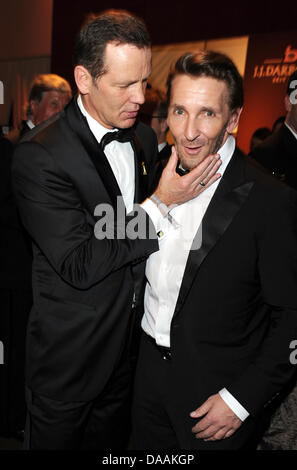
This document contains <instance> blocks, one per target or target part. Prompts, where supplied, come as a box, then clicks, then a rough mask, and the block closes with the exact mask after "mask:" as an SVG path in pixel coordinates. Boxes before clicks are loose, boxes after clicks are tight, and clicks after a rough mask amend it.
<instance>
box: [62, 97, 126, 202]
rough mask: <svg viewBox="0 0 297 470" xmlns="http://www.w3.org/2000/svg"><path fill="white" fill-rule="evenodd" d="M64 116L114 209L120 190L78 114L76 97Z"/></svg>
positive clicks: (101, 153) (98, 147)
mask: <svg viewBox="0 0 297 470" xmlns="http://www.w3.org/2000/svg"><path fill="white" fill-rule="evenodd" d="M65 114H66V117H67V120H68V123H69V125H70V127H71V128H72V129H73V131H74V132H75V133H76V134H77V135H78V137H79V139H80V141H81V143H82V145H83V147H84V149H85V150H86V153H87V155H88V156H89V158H90V159H91V160H92V162H93V165H94V167H95V168H96V170H97V172H98V174H99V176H100V179H101V181H102V183H103V185H104V186H105V189H106V191H107V192H108V194H109V196H110V198H111V200H112V202H113V204H114V205H115V207H116V204H117V196H121V191H120V188H119V186H118V183H117V180H116V178H115V176H114V174H113V171H112V169H111V167H110V165H109V162H108V160H107V158H106V155H105V154H104V152H103V151H102V150H101V149H100V146H99V144H98V142H97V140H96V139H95V137H94V135H93V133H92V132H91V131H90V128H89V126H88V123H87V120H86V118H85V117H84V116H83V115H82V113H81V112H80V109H79V107H78V105H77V101H76V97H75V98H74V99H73V100H72V101H71V103H70V104H69V106H68V107H67V108H65Z"/></svg>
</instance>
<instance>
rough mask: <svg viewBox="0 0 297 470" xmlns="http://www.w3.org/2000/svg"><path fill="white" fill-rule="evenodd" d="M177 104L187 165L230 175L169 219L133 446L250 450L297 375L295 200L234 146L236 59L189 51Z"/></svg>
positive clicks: (177, 128)
mask: <svg viewBox="0 0 297 470" xmlns="http://www.w3.org/2000/svg"><path fill="white" fill-rule="evenodd" d="M168 99H169V100H170V103H169V110H168V124H169V127H170V130H171V132H172V134H173V136H174V139H175V146H176V150H177V154H178V156H179V159H180V166H181V167H182V169H184V170H186V171H190V174H191V172H192V171H194V169H195V167H196V165H197V164H199V163H201V161H203V160H204V159H205V158H206V157H207V155H208V154H209V153H214V152H218V154H219V155H220V156H221V159H222V165H221V167H220V173H221V174H222V178H221V179H220V180H218V181H217V182H216V183H214V184H213V185H212V186H211V187H209V188H208V189H207V190H206V191H205V192H203V194H201V195H200V196H199V197H198V198H195V199H193V200H191V201H189V202H187V203H185V204H183V205H180V206H178V207H175V208H173V209H172V210H170V215H171V218H172V219H171V221H168V219H164V220H162V221H160V225H159V233H161V234H162V236H161V237H160V239H159V245H160V248H159V251H158V252H155V253H153V254H151V255H150V257H149V259H148V261H147V264H146V277H147V280H148V282H147V285H146V290H145V303H144V316H143V319H142V329H143V335H142V338H141V346H140V354H139V359H138V365H137V369H136V378H135V395H134V403H133V418H132V424H133V431H132V437H131V444H130V446H131V448H132V449H174V448H184V449H201V450H202V449H205V450H212V449H213V450H214V449H217V450H219V449H248V448H253V447H254V446H255V441H256V437H257V435H258V433H259V432H260V431H261V427H260V426H261V425H262V424H263V423H264V421H263V420H264V416H265V413H264V410H265V407H267V405H268V404H269V402H270V401H271V400H273V399H274V397H276V396H277V395H278V394H279V392H280V390H281V389H282V387H283V386H284V385H285V384H286V383H287V382H288V381H289V379H290V378H291V377H292V375H293V372H294V368H293V363H292V364H291V362H293V361H291V362H290V353H291V350H290V345H291V342H292V340H294V339H295V338H296V331H297V330H296V327H297V290H296V283H297V274H296V260H297V237H296V234H297V210H296V209H297V206H296V203H297V194H296V192H295V191H294V190H292V189H291V188H289V187H287V186H285V185H283V184H282V183H280V182H279V181H277V180H276V179H274V178H272V177H271V176H270V175H266V173H263V172H262V170H261V169H258V168H257V167H256V166H255V163H254V164H251V163H250V162H249V161H247V160H246V158H245V157H244V155H243V154H241V152H240V151H239V150H237V149H236V146H235V139H234V138H233V136H232V135H231V133H232V131H233V130H234V129H235V127H236V126H237V124H238V121H239V117H240V113H241V109H242V106H243V88H242V79H241V77H240V75H239V73H238V71H237V69H236V67H235V65H234V64H233V62H232V61H231V60H230V59H229V58H228V57H226V56H224V55H223V54H220V53H216V52H212V51H201V52H199V53H197V54H195V53H193V54H185V55H183V56H182V57H181V58H180V59H179V60H178V61H177V63H176V65H175V68H174V71H173V72H172V74H171V75H170V77H169V89H168ZM185 177H186V176H183V177H182V178H185ZM158 196H159V197H160V199H161V200H162V197H163V194H162V192H159V194H158ZM170 222H174V223H170Z"/></svg>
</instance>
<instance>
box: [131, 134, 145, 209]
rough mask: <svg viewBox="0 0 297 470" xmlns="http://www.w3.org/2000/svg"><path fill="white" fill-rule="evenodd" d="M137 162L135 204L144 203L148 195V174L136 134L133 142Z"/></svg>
mask: <svg viewBox="0 0 297 470" xmlns="http://www.w3.org/2000/svg"><path fill="white" fill-rule="evenodd" d="M132 147H133V151H134V162H135V195H134V203H140V202H142V201H143V200H144V199H145V197H146V194H147V174H146V165H145V159H144V152H143V150H142V147H141V143H140V141H139V139H138V137H137V135H136V133H135V132H134V141H133V142H132Z"/></svg>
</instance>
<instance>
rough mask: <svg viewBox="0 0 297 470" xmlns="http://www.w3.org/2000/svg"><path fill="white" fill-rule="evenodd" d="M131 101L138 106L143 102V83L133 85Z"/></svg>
mask: <svg viewBox="0 0 297 470" xmlns="http://www.w3.org/2000/svg"><path fill="white" fill-rule="evenodd" d="M131 101H132V102H133V103H136V104H139V105H141V104H143V103H144V102H145V86H144V85H143V83H137V84H135V87H134V89H133V93H132V95H131Z"/></svg>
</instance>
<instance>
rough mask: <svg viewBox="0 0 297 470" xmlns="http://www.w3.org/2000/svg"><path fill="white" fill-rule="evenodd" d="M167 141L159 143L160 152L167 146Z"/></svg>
mask: <svg viewBox="0 0 297 470" xmlns="http://www.w3.org/2000/svg"><path fill="white" fill-rule="evenodd" d="M166 145H167V142H162V143H161V144H158V152H159V153H160V152H161V150H163V148H164V147H166Z"/></svg>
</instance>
